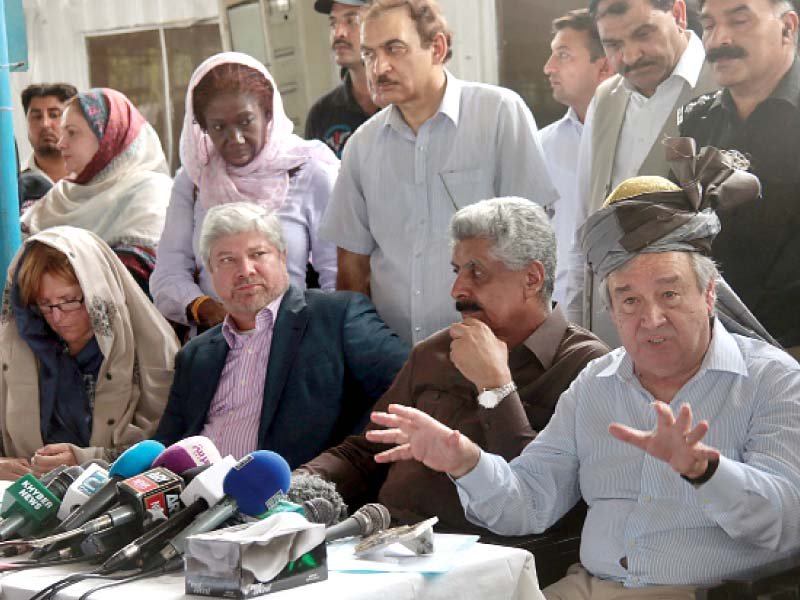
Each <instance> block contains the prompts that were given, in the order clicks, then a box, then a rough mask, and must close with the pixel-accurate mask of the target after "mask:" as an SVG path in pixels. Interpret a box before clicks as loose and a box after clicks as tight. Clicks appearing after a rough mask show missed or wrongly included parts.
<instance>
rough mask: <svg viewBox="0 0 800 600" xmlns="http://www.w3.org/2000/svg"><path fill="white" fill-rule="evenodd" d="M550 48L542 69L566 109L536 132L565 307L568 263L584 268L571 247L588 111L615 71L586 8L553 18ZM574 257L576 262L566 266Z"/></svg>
mask: <svg viewBox="0 0 800 600" xmlns="http://www.w3.org/2000/svg"><path fill="white" fill-rule="evenodd" d="M553 33H554V35H553V41H552V42H551V43H550V48H551V49H552V52H551V54H550V58H548V59H547V62H546V63H545V65H544V74H545V75H547V79H548V80H549V81H550V87H551V88H552V89H553V98H554V99H555V100H556V102H559V103H560V104H563V105H564V106H567V107H568V110H567V112H566V114H565V115H564V116H563V117H562V118H560V119H559V120H558V121H556V122H555V123H551V124H550V125H548V126H547V127H544V128H542V129H541V131H539V141H541V143H542V150H543V151H544V159H545V162H546V164H547V170H548V171H549V172H550V178H551V179H552V181H553V184H554V185H555V186H556V189H557V190H558V195H559V198H558V201H556V203H555V205H554V206H553V208H554V214H553V219H552V224H553V229H555V232H556V246H557V251H558V266H557V268H556V283H555V289H554V290H553V300H554V301H556V302H558V303H559V304H561V305H562V307H564V306H566V305H565V302H566V300H567V298H566V291H567V289H566V288H567V273H568V271H569V269H570V268H578V269H581V270H583V267H584V265H583V262H582V261H581V260H579V259H575V257H576V253H574V252H570V250H571V249H572V244H573V243H574V239H575V231H576V230H577V229H578V227H579V226H580V225H581V222H579V221H578V218H577V215H578V155H579V153H580V147H581V134H582V133H583V121H584V119H585V118H586V111H587V110H588V109H589V103H590V102H591V101H592V96H593V95H594V91H595V89H596V88H597V86H598V85H599V84H600V83H602V82H603V81H605V80H606V79H608V78H609V77H610V76H611V75H612V74H613V71H612V69H611V66H610V65H609V63H608V59H607V58H606V55H605V54H604V53H603V45H602V44H601V43H600V34H599V33H598V32H597V25H596V24H595V22H594V18H592V16H591V15H590V14H589V10H588V9H586V8H581V9H577V10H571V11H569V12H568V13H566V14H565V15H563V16H561V17H559V18H557V19H556V20H555V21H553ZM570 259H573V260H574V262H575V263H576V264H575V265H570V264H569V262H570Z"/></svg>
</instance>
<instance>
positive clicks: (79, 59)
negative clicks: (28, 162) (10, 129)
mask: <svg viewBox="0 0 800 600" xmlns="http://www.w3.org/2000/svg"><path fill="white" fill-rule="evenodd" d="M23 8H24V10H25V21H26V26H27V30H28V60H29V66H28V71H27V72H24V73H12V74H11V94H12V99H13V107H14V131H15V133H16V136H17V142H18V144H19V155H20V160H23V161H24V160H25V159H26V158H27V156H28V154H30V151H31V150H30V145H29V144H28V136H27V126H26V124H25V116H24V115H23V114H22V105H21V103H20V100H19V95H20V92H21V91H22V90H23V89H24V88H25V86H27V85H28V84H30V83H38V82H54V81H65V82H67V83H72V84H73V85H75V86H76V87H77V88H78V89H79V90H85V89H86V88H88V87H89V70H88V67H89V64H88V60H87V57H86V42H85V38H84V36H85V35H86V34H89V33H101V32H104V31H112V30H120V29H136V28H146V27H152V26H153V25H157V24H165V23H170V24H175V25H180V24H190V23H192V22H195V21H199V20H206V19H215V18H217V15H218V9H217V0H133V1H129V0H23Z"/></svg>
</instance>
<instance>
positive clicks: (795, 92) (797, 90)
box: [712, 57, 800, 115]
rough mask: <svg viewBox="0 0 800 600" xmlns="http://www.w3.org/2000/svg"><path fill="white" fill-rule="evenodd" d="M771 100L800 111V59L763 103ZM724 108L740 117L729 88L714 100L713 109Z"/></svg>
mask: <svg viewBox="0 0 800 600" xmlns="http://www.w3.org/2000/svg"><path fill="white" fill-rule="evenodd" d="M769 100H782V101H784V102H788V103H789V104H791V105H792V106H794V107H795V108H796V109H798V110H800V58H798V57H795V59H794V62H793V63H792V66H791V67H789V70H788V71H786V73H784V75H783V77H781V80H780V81H779V82H778V85H777V86H776V87H775V89H774V90H772V93H771V94H770V95H769V96H768V97H767V98H766V100H764V101H763V102H762V104H763V103H764V102H767V101H769ZM719 106H722V107H723V108H725V109H726V110H728V111H731V112H732V113H733V114H735V115H738V114H739V111H738V109H737V108H736V103H735V102H734V101H733V97H732V96H731V92H730V90H729V89H728V88H723V90H722V93H721V94H720V95H719V96H718V97H717V98H716V99H715V100H714V103H713V104H712V108H717V107H719Z"/></svg>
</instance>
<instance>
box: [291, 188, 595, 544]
mask: <svg viewBox="0 0 800 600" xmlns="http://www.w3.org/2000/svg"><path fill="white" fill-rule="evenodd" d="M450 238H451V239H452V261H451V264H452V268H453V270H454V271H455V274H456V279H455V282H454V283H453V286H452V289H451V290H450V295H451V296H452V298H453V299H454V300H455V308H456V310H457V311H458V312H460V313H461V315H462V320H461V321H460V322H457V323H455V324H453V325H451V326H450V327H448V328H446V329H443V330H442V331H439V332H438V333H436V334H434V335H432V336H431V337H429V338H428V339H426V340H425V341H423V342H420V343H419V344H417V345H416V346H415V347H414V349H413V350H412V352H411V355H410V356H409V359H408V362H407V363H406V364H405V365H404V367H403V369H402V370H401V371H400V373H399V374H398V376H397V379H396V380H395V381H394V383H393V384H392V387H391V388H390V389H389V391H387V392H386V394H384V396H383V397H382V398H381V399H380V401H379V402H378V403H377V404H376V409H377V410H386V408H387V407H388V406H389V405H390V404H402V405H405V406H413V407H416V408H418V409H419V410H421V411H424V412H426V413H428V414H430V415H431V416H433V417H435V418H437V419H439V420H440V421H442V422H444V423H447V425H448V426H450V427H452V428H454V429H458V430H460V431H461V432H463V433H464V434H465V435H468V436H470V437H471V438H472V439H473V440H475V442H476V443H477V444H479V445H480V446H481V447H482V448H484V449H485V450H487V451H488V452H494V453H497V454H500V455H501V456H504V457H505V458H507V459H509V460H510V459H511V458H513V457H515V456H517V455H518V454H519V453H520V452H521V451H522V449H523V448H524V447H525V445H526V444H527V443H528V442H529V441H530V440H531V439H533V438H534V437H535V435H536V432H537V431H539V430H541V429H542V428H543V427H544V426H545V425H546V424H547V422H548V421H549V420H550V416H551V415H552V414H553V410H554V408H555V406H556V402H557V401H558V398H559V396H560V395H561V393H562V392H563V391H564V390H565V389H567V387H569V385H570V383H571V382H572V380H573V379H574V378H575V377H576V376H577V375H578V373H579V372H580V371H581V370H582V369H583V367H584V366H585V365H586V364H587V363H588V362H589V361H590V360H592V359H594V358H597V357H599V356H601V355H603V354H605V353H606V352H607V348H606V347H605V346H604V345H603V344H602V343H601V342H600V341H599V340H598V339H597V338H596V337H594V336H593V335H592V334H591V333H589V332H588V331H585V330H583V329H581V328H580V327H577V326H575V325H571V324H569V323H567V321H566V319H565V318H564V315H563V313H562V312H561V309H560V308H558V307H555V308H551V301H550V298H551V294H552V290H553V280H554V276H555V260H556V259H555V257H556V248H555V235H554V233H553V229H552V227H551V226H550V224H549V219H548V217H547V215H546V214H545V212H544V210H543V209H542V208H541V207H540V206H538V205H536V204H534V203H532V202H529V201H528V200H524V199H521V198H497V199H493V200H484V201H481V202H478V203H476V204H473V205H471V206H468V207H466V208H462V209H461V210H459V211H458V212H457V213H456V214H455V215H454V216H453V219H452V222H451V223H450ZM380 450H381V446H380V444H375V443H372V442H370V441H368V439H367V437H365V435H364V434H361V435H356V436H351V437H349V438H347V440H345V441H344V442H343V443H342V444H341V445H339V446H337V447H335V448H332V449H330V450H328V451H327V452H325V453H324V454H322V455H321V456H319V457H317V458H316V459H314V460H313V461H311V462H310V463H308V464H306V465H304V466H303V467H301V469H300V470H301V471H303V472H312V473H315V474H318V475H320V476H322V477H324V478H325V479H328V480H330V481H333V482H334V483H335V484H336V487H337V490H338V491H339V492H340V493H341V494H342V496H343V497H344V499H345V501H346V502H348V503H349V504H354V503H357V501H359V500H361V501H372V500H374V499H375V498H374V497H372V496H370V493H373V494H374V492H373V490H374V489H375V488H377V490H378V491H377V501H379V502H381V503H382V504H384V505H385V506H386V507H387V508H388V509H389V511H390V512H391V514H392V518H393V519H394V520H396V521H398V522H400V523H416V522H417V521H419V520H422V519H425V518H429V517H432V516H434V515H435V516H437V517H439V523H440V525H441V526H442V527H444V528H446V529H450V530H457V531H478V532H480V533H486V531H485V530H483V529H481V528H476V527H474V526H473V525H471V524H470V523H469V522H468V521H467V520H466V519H465V518H464V514H463V511H462V510H461V507H460V505H459V502H458V497H457V496H456V493H455V488H454V487H453V485H452V483H451V482H450V481H449V480H448V478H447V477H446V476H444V475H442V474H441V473H436V472H434V471H432V470H431V469H428V468H426V467H425V466H423V465H421V464H419V463H413V462H411V463H404V464H397V465H393V466H391V467H389V468H387V467H386V466H382V465H379V464H377V463H376V462H375V460H374V457H375V455H376V454H377V453H378V452H380Z"/></svg>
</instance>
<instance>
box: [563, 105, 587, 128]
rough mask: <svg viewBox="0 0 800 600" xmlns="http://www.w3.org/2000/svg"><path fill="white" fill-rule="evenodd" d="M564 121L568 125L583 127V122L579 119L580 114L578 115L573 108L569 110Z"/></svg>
mask: <svg viewBox="0 0 800 600" xmlns="http://www.w3.org/2000/svg"><path fill="white" fill-rule="evenodd" d="M564 120H565V121H566V122H568V123H572V124H573V125H581V126H582V125H583V123H581V120H580V119H579V118H578V113H576V112H575V109H574V108H572V107H571V106H570V107H569V108H568V109H567V114H565V115H564Z"/></svg>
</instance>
